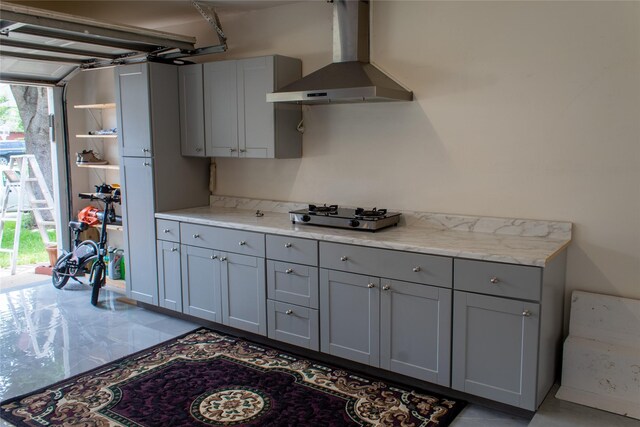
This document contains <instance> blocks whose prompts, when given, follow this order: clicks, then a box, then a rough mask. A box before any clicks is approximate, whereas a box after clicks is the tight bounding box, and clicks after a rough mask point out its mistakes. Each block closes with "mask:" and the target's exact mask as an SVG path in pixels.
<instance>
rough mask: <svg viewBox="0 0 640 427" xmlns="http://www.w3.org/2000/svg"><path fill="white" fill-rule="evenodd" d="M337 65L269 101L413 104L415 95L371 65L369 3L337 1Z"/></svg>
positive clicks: (319, 72)
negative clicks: (410, 102) (408, 102)
mask: <svg viewBox="0 0 640 427" xmlns="http://www.w3.org/2000/svg"><path fill="white" fill-rule="evenodd" d="M331 3H333V63H332V64H329V65H327V66H325V67H323V68H320V69H319V70H317V71H315V72H313V73H311V74H309V75H307V76H305V77H303V78H302V79H300V80H297V81H295V82H293V83H291V84H289V85H286V86H284V87H282V88H280V89H278V90H277V91H275V92H273V93H268V94H267V102H287V103H295V104H327V103H336V104H337V103H354V102H386V101H411V100H412V99H413V93H412V92H410V91H408V90H406V89H405V88H404V87H403V86H401V85H400V84H398V83H396V82H395V81H393V80H392V79H391V78H390V77H389V76H387V75H386V74H385V73H383V72H382V71H380V70H379V69H378V68H377V67H375V66H374V65H372V64H370V63H369V1H364V0H333V1H331Z"/></svg>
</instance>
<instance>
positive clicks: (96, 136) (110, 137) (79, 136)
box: [76, 134, 118, 139]
mask: <svg viewBox="0 0 640 427" xmlns="http://www.w3.org/2000/svg"><path fill="white" fill-rule="evenodd" d="M76 138H108V139H116V138H118V135H116V134H108V135H88V134H79V135H76Z"/></svg>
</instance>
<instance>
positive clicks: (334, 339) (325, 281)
mask: <svg viewBox="0 0 640 427" xmlns="http://www.w3.org/2000/svg"><path fill="white" fill-rule="evenodd" d="M379 287H380V279H379V278H377V277H367V276H363V275H360V274H353V273H345V272H342V271H334V270H328V269H324V268H321V269H320V349H321V351H323V352H325V353H329V354H331V355H334V356H338V357H343V358H345V359H349V360H353V361H355V362H359V363H363V364H365V365H370V366H376V367H377V366H379V365H380V339H379V331H380V291H379Z"/></svg>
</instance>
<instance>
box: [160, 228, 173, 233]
mask: <svg viewBox="0 0 640 427" xmlns="http://www.w3.org/2000/svg"><path fill="white" fill-rule="evenodd" d="M170 231H171V230H169V229H168V228H165V229H164V230H162V232H163V233H168V232H170Z"/></svg>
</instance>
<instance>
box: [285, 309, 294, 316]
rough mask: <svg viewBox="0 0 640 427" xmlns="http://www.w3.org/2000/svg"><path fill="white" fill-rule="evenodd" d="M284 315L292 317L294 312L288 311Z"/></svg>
mask: <svg viewBox="0 0 640 427" xmlns="http://www.w3.org/2000/svg"><path fill="white" fill-rule="evenodd" d="M284 314H286V315H288V316H291V315H292V314H293V310H287V311H285V312H284Z"/></svg>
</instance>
